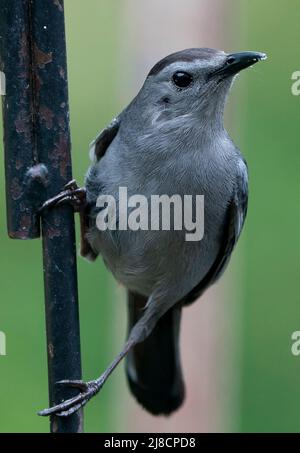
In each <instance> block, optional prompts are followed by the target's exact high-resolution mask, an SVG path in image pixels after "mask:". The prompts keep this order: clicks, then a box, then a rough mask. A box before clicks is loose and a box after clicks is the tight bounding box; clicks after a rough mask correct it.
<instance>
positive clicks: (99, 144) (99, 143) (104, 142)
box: [90, 116, 121, 161]
mask: <svg viewBox="0 0 300 453" xmlns="http://www.w3.org/2000/svg"><path fill="white" fill-rule="evenodd" d="M120 122H121V120H120V116H118V117H116V118H114V119H113V120H112V121H111V122H110V123H109V125H108V126H107V127H106V128H105V129H103V130H102V131H101V132H100V134H99V135H97V137H96V138H95V140H93V141H92V143H91V144H90V158H91V160H93V161H94V160H96V161H98V160H100V159H101V157H103V156H104V154H105V152H106V150H107V148H108V147H109V145H110V144H111V142H112V141H113V139H114V138H115V136H116V135H117V133H118V130H119V127H120Z"/></svg>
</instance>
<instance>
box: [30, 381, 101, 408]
mask: <svg viewBox="0 0 300 453" xmlns="http://www.w3.org/2000/svg"><path fill="white" fill-rule="evenodd" d="M57 384H58V385H66V386H68V387H73V388H77V389H79V390H80V393H79V394H78V395H76V396H74V397H73V398H70V399H68V400H66V401H63V402H62V403H60V404H57V405H56V406H53V407H50V408H48V409H44V410H42V411H39V412H38V415H41V416H43V417H47V416H49V415H57V416H58V417H68V416H70V415H72V414H74V412H76V411H78V410H79V409H80V408H81V407H83V406H85V405H86V404H87V403H88V402H89V400H90V399H91V398H93V396H95V395H96V394H97V393H98V392H99V390H100V389H101V388H102V386H103V384H104V381H103V380H102V379H101V377H100V378H99V379H96V380H94V381H89V382H83V381H70V380H64V381H59V382H57Z"/></svg>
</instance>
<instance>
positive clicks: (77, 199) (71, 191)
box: [39, 179, 86, 212]
mask: <svg viewBox="0 0 300 453" xmlns="http://www.w3.org/2000/svg"><path fill="white" fill-rule="evenodd" d="M65 203H69V204H71V205H72V206H73V207H74V209H75V210H80V208H81V207H82V206H84V205H85V203H86V190H85V188H84V187H78V185H77V182H76V181H75V179H72V181H69V182H68V183H67V184H66V185H65V186H64V188H63V190H62V191H61V192H60V193H59V194H58V195H56V196H54V197H52V198H49V200H46V201H45V203H43V205H42V206H41V208H40V209H39V211H40V212H41V211H44V210H45V209H48V208H52V207H54V206H59V205H61V204H65Z"/></svg>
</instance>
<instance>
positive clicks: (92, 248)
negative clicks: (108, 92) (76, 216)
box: [40, 48, 266, 416]
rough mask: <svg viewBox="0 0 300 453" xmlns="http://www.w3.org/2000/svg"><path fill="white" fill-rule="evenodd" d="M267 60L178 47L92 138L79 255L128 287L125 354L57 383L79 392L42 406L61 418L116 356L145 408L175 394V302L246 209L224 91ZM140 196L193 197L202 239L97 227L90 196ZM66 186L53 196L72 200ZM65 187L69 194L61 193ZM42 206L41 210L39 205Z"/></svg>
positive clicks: (178, 396) (185, 298) (217, 265)
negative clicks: (200, 205)
mask: <svg viewBox="0 0 300 453" xmlns="http://www.w3.org/2000/svg"><path fill="white" fill-rule="evenodd" d="M265 58H266V55H265V54H263V53H260V52H241V53H235V54H230V55H228V54H226V53H224V52H222V51H218V50H214V49H207V48H202V49H188V50H183V51H180V52H177V53H174V54H172V55H169V56H167V57H166V58H164V59H163V60H161V61H159V62H158V63H157V64H156V65H155V66H154V67H153V68H152V70H151V71H150V73H149V74H148V76H147V78H146V81H145V83H144V85H143V87H142V89H141V90H140V92H139V93H138V95H137V96H136V98H135V99H134V100H133V101H132V102H131V103H130V105H129V106H128V107H127V108H126V109H125V110H124V111H123V112H122V113H121V114H120V115H119V116H118V117H117V118H115V119H114V120H113V121H112V122H111V124H110V125H109V126H108V127H107V128H106V129H104V130H103V131H102V132H101V133H100V135H99V136H98V137H97V138H96V139H95V141H94V142H93V144H92V147H91V151H92V154H93V157H94V163H93V164H92V166H91V167H90V169H89V171H88V174H87V177H86V184H85V189H86V203H85V207H84V210H83V211H82V214H83V215H82V219H83V221H82V226H84V227H85V228H86V229H87V232H86V234H84V235H83V240H82V254H83V255H84V256H86V257H88V258H90V259H95V258H96V256H97V255H98V254H101V255H102V257H103V259H104V261H105V263H106V265H107V267H108V268H109V269H110V270H111V272H112V273H113V274H114V276H115V277H116V279H117V280H118V281H120V282H121V283H122V284H124V285H125V287H126V288H128V289H129V291H130V297H129V324H130V329H129V336H128V340H127V342H126V344H125V346H124V349H123V350H122V352H121V353H120V354H119V356H118V357H117V358H116V359H115V360H114V361H113V362H112V364H111V365H110V367H109V368H107V370H106V371H105V372H104V373H103V374H102V375H101V376H100V377H99V378H98V379H96V380H94V381H90V382H87V383H84V382H81V381H80V382H78V381H63V382H62V383H63V384H66V385H72V386H74V387H78V388H79V389H80V390H81V393H80V394H79V395H78V396H76V397H74V398H72V399H71V400H67V401H65V402H63V403H62V404H59V405H58V406H55V407H53V408H50V409H46V410H44V411H42V412H41V413H40V414H41V415H49V414H53V413H56V414H58V415H61V416H64V415H65V416H67V415H70V414H71V413H73V412H74V411H75V410H77V409H78V408H79V407H81V406H83V405H84V404H86V403H87V401H88V400H89V399H90V398H91V397H92V396H93V395H95V394H96V393H97V392H98V391H99V390H100V389H101V387H102V386H103V384H104V382H105V381H106V379H107V378H108V376H109V375H110V374H111V372H112V371H113V370H114V368H115V367H116V366H117V364H118V363H119V362H120V361H121V360H122V358H123V357H125V356H126V355H127V375H128V381H129V385H130V388H131V390H132V392H133V393H134V395H135V396H136V398H137V399H138V401H139V402H140V403H141V404H142V405H143V406H144V407H145V408H146V409H147V410H149V411H150V412H152V413H153V414H162V413H163V414H169V413H171V412H172V411H174V410H175V409H177V408H178V407H179V406H180V404H181V403H182V401H183V398H184V385H183V379H182V374H181V368H180V358H179V345H178V341H179V324H180V316H181V309H182V307H183V306H184V305H187V304H189V303H191V302H193V301H194V300H195V299H197V298H198V297H199V296H200V295H201V294H202V293H203V292H204V291H205V290H206V289H207V288H208V287H209V286H210V285H211V284H213V283H214V282H215V281H216V280H217V279H218V278H219V277H220V275H221V274H222V272H223V271H224V269H225V267H226V265H227V263H228V261H229V258H230V255H231V252H232V250H233V248H234V246H235V244H236V242H237V240H238V237H239V235H240V233H241V230H242V227H243V223H244V220H245V216H246V211H247V196H248V176H247V166H246V163H245V160H244V159H243V157H242V155H241V153H240V151H239V150H238V149H237V148H236V146H235V145H234V144H233V142H232V140H231V139H230V137H229V135H228V133H227V132H226V130H225V129H224V125H223V112H224V106H225V101H226V97H227V94H228V92H229V89H230V87H231V85H232V82H233V80H234V78H235V76H236V74H238V72H239V71H240V70H242V69H244V68H247V67H249V66H251V65H253V64H254V63H256V62H258V61H259V60H263V59H265ZM120 187H126V188H127V190H128V196H129V195H134V194H141V195H143V196H144V197H145V198H146V199H147V200H149V199H150V197H151V195H153V194H157V195H163V194H166V195H168V196H172V195H174V194H176V195H180V196H181V197H184V196H185V195H186V194H189V195H197V194H203V195H204V219H205V227H204V236H203V238H202V240H199V241H187V240H186V238H185V233H186V231H184V228H183V229H181V230H177V229H175V228H171V229H170V230H169V231H167V230H164V231H163V230H162V229H159V230H158V231H157V230H155V231H153V229H151V228H150V229H148V230H147V229H144V230H142V229H139V230H136V231H132V230H130V229H127V230H124V229H121V228H118V226H120V221H121V220H120V218H119V217H118V216H117V218H116V219H115V220H116V228H115V229H107V230H105V231H100V230H99V228H98V227H97V223H96V221H97V220H96V219H97V215H98V214H99V212H101V210H100V208H99V205H98V207H97V199H98V197H99V195H109V196H113V197H114V199H115V200H116V203H117V205H118V204H120V200H119V188H120ZM73 189H74V190H73V191H72V186H69V187H68V188H67V189H66V191H65V192H64V193H63V196H58V197H57V200H60V201H61V200H62V199H66V198H69V199H72V198H73V200H74V199H75V195H76V190H77V193H79V191H78V189H76V188H73ZM66 194H67V195H68V196H66ZM49 205H50V204H48V206H47V207H49Z"/></svg>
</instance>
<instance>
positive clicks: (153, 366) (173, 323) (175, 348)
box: [126, 293, 184, 415]
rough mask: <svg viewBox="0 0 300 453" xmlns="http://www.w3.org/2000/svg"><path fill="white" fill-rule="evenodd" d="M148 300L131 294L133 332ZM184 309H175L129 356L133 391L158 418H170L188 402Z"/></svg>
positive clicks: (178, 307)
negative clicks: (183, 350)
mask: <svg viewBox="0 0 300 453" xmlns="http://www.w3.org/2000/svg"><path fill="white" fill-rule="evenodd" d="M146 302H147V299H146V298H145V297H143V296H140V295H137V294H132V293H129V300H128V305H129V331H130V330H131V328H132V326H133V325H134V324H135V323H136V322H137V320H138V319H139V318H140V316H141V315H142V312H143V307H144V306H145V304H146ZM180 319H181V306H179V305H178V306H175V307H173V308H171V309H170V310H169V311H168V312H167V313H166V314H165V315H164V316H163V317H162V318H161V319H160V320H159V321H158V323H157V325H156V327H155V328H154V330H153V331H152V333H151V334H150V335H149V337H148V338H147V339H146V340H145V341H143V342H142V343H139V344H138V345H136V346H135V347H134V348H133V349H132V350H131V351H130V352H129V354H128V356H127V362H126V372H127V379H128V383H129V387H130V390H131V392H132V393H133V395H134V396H135V397H136V399H137V400H138V402H139V403H140V404H141V405H142V406H143V407H144V408H145V409H147V410H148V411H149V412H151V413H152V414H154V415H159V414H165V415H168V414H170V413H171V412H173V411H175V410H176V409H177V408H178V407H179V406H180V405H181V404H182V402H183V400H184V383H183V378H182V372H181V365H180V354H179V329H180Z"/></svg>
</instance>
